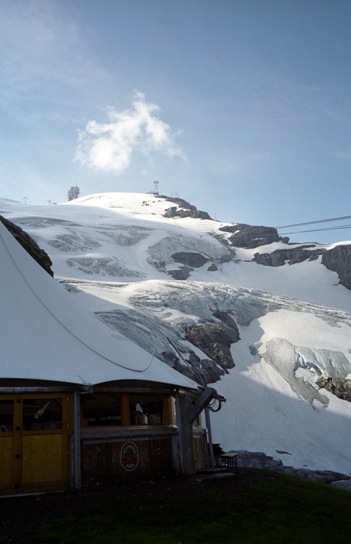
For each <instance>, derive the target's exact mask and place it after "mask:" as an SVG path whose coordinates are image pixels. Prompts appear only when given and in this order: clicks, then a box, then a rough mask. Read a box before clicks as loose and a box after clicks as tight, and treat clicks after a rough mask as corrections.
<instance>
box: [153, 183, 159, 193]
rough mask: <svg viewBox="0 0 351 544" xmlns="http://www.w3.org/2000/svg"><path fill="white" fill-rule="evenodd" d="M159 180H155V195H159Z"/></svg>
mask: <svg viewBox="0 0 351 544" xmlns="http://www.w3.org/2000/svg"><path fill="white" fill-rule="evenodd" d="M159 183H160V182H159V181H154V195H159V194H160V193H159V192H158V185H159Z"/></svg>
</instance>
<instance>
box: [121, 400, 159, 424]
mask: <svg viewBox="0 0 351 544" xmlns="http://www.w3.org/2000/svg"><path fill="white" fill-rule="evenodd" d="M163 400H164V397H161V396H154V395H131V396H130V399H129V410H130V424H131V425H162V423H163Z"/></svg>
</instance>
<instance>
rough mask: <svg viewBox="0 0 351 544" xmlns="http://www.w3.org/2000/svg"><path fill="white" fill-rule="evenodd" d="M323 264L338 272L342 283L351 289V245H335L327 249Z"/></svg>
mask: <svg viewBox="0 0 351 544" xmlns="http://www.w3.org/2000/svg"><path fill="white" fill-rule="evenodd" d="M322 264H324V266H326V267H327V268H328V270H332V271H333V272H336V273H337V274H338V276H339V280H340V283H341V285H343V286H344V287H346V288H347V289H351V245H340V246H335V247H334V248H333V249H329V250H328V251H325V253H323V257H322Z"/></svg>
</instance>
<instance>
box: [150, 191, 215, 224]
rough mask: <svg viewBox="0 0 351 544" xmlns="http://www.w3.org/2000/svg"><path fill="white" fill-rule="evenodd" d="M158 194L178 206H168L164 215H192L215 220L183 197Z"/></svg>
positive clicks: (195, 217)
mask: <svg viewBox="0 0 351 544" xmlns="http://www.w3.org/2000/svg"><path fill="white" fill-rule="evenodd" d="M158 196H159V198H166V199H167V200H169V201H170V202H174V204H177V206H172V207H171V208H168V210H166V211H165V213H164V214H163V216H164V217H167V218H172V217H192V218H193V219H209V220H211V221H213V219H212V217H210V216H209V214H208V213H207V212H203V211H201V210H198V209H197V208H196V206H193V205H192V204H189V202H187V201H186V200H183V199H182V198H171V197H169V196H165V195H158Z"/></svg>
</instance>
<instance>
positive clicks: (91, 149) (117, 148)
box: [76, 92, 185, 173]
mask: <svg viewBox="0 0 351 544" xmlns="http://www.w3.org/2000/svg"><path fill="white" fill-rule="evenodd" d="M132 105H133V108H131V109H126V110H124V111H121V112H120V111H118V110H117V109H115V108H109V109H108V111H107V116H108V122H107V123H98V122H97V121H89V122H88V123H87V125H86V127H85V130H84V131H81V132H80V133H79V140H78V146H77V150H76V160H78V161H79V162H80V163H81V164H83V165H86V166H88V167H89V168H92V169H95V170H102V171H105V172H117V173H121V172H123V171H125V170H126V169H127V168H128V167H129V166H130V164H131V161H132V156H133V153H134V152H136V151H139V152H141V153H143V154H144V155H146V156H149V155H150V154H151V153H152V152H160V153H163V154H165V155H167V156H169V157H175V156H178V157H182V158H185V156H184V154H183V152H182V150H181V149H180V148H179V147H178V146H176V145H175V143H174V138H173V134H172V130H171V127H170V126H169V125H168V124H167V123H165V122H164V121H162V120H161V119H160V118H159V117H157V116H156V114H157V112H158V111H159V109H160V108H159V107H158V106H157V105H156V104H152V103H148V102H146V101H145V96H144V95H143V94H142V93H139V92H138V93H135V100H134V102H133V103H132Z"/></svg>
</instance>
